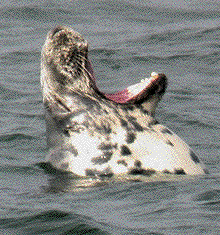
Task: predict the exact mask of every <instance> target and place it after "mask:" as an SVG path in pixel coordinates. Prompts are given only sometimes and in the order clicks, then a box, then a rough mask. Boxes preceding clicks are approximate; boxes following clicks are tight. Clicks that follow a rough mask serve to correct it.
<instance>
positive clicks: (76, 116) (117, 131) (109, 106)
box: [41, 26, 207, 177]
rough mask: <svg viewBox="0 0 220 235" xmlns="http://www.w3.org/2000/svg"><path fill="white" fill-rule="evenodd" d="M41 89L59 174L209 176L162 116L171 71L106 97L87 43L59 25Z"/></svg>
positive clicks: (51, 37)
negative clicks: (159, 110) (158, 110)
mask: <svg viewBox="0 0 220 235" xmlns="http://www.w3.org/2000/svg"><path fill="white" fill-rule="evenodd" d="M41 85H42V93H43V103H44V107H45V119H46V129H47V145H48V148H49V152H48V154H47V156H46V162H48V163H50V164H51V165H52V166H53V167H54V168H56V169H58V170H61V171H69V172H72V173H73V174H74V175H76V176H86V177H112V176H113V175H115V174H120V173H128V174H133V175H138V174H142V175H152V174H154V173H156V172H164V173H171V174H190V175H200V174H205V173H207V170H206V168H205V166H204V164H203V163H202V162H201V160H200V159H199V157H198V156H197V155H196V154H195V153H194V152H193V150H192V149H191V148H190V147H189V146H188V145H187V144H186V143H185V142H184V141H183V140H182V139H181V138H179V137H178V136H177V135H176V134H174V133H173V132H172V131H170V130H169V129H168V128H167V127H165V126H163V125H161V124H159V123H158V122H157V121H156V119H155V117H154V116H155V109H156V107H157V104H158V102H159V101H160V100H161V98H162V96H163V94H164V93H165V90H166V87H167V77H166V76H165V75H164V74H163V73H156V72H153V73H152V74H151V76H150V78H148V79H143V80H142V81H141V82H140V83H137V84H134V85H132V86H129V87H127V88H126V89H124V90H122V91H118V92H116V93H114V94H105V93H103V92H101V91H100V90H99V89H98V88H97V86H96V81H95V76H94V72H93V69H92V66H91V63H90V61H89V59H88V43H87V41H86V40H85V39H84V38H83V37H82V36H81V35H80V34H79V33H77V32H75V31H74V30H72V29H70V28H68V27H64V26H58V27H56V28H54V29H53V30H51V31H50V32H49V33H48V35H47V39H46V42H45V44H44V46H43V49H42V56H41Z"/></svg>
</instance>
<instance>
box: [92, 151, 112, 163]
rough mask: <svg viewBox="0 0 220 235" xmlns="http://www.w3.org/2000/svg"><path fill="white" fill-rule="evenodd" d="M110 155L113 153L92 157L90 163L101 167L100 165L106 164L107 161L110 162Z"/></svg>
mask: <svg viewBox="0 0 220 235" xmlns="http://www.w3.org/2000/svg"><path fill="white" fill-rule="evenodd" d="M112 154H113V152H109V151H108V152H107V151H106V152H104V153H103V155H101V156H98V157H93V158H92V159H91V161H92V163H93V164H94V165H102V164H104V163H106V162H108V161H109V160H111V157H112Z"/></svg>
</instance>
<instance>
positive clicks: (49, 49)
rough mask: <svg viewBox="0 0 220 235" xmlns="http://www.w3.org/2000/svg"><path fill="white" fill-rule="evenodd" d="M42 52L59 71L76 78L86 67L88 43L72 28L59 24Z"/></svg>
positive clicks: (50, 34) (52, 31)
mask: <svg viewBox="0 0 220 235" xmlns="http://www.w3.org/2000/svg"><path fill="white" fill-rule="evenodd" d="M42 54H45V55H46V58H47V63H48V64H53V65H54V68H57V70H58V72H59V73H62V74H64V75H65V74H66V75H69V76H72V79H75V78H77V77H78V75H80V74H81V73H82V71H83V70H84V68H85V64H86V61H87V57H88V43H87V41H86V40H85V39H84V38H83V37H82V36H81V35H80V34H79V33H77V32H75V31H73V30H72V29H70V28H68V27H64V26H57V27H56V28H54V29H53V30H51V31H50V32H49V34H48V36H47V40H46V42H45V45H44V47H43V50H42ZM68 80H69V79H68Z"/></svg>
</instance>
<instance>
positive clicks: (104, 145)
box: [98, 143, 114, 150]
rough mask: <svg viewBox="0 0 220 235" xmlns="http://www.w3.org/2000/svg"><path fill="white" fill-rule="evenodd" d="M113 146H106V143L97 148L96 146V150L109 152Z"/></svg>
mask: <svg viewBox="0 0 220 235" xmlns="http://www.w3.org/2000/svg"><path fill="white" fill-rule="evenodd" d="M113 147H114V146H113V145H112V144H107V143H101V144H100V145H99V146H98V149H100V150H110V149H113Z"/></svg>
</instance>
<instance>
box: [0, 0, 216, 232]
mask: <svg viewBox="0 0 220 235" xmlns="http://www.w3.org/2000/svg"><path fill="white" fill-rule="evenodd" d="M56 25H68V26H70V27H72V28H74V29H75V30H77V31H78V32H80V33H81V34H83V35H84V36H85V38H86V39H87V40H88V42H89V45H90V59H91V61H92V64H93V67H94V69H95V75H96V78H97V80H98V85H99V87H100V89H101V90H103V91H109V92H111V91H115V90H120V89H123V88H124V87H125V86H127V85H131V84H134V83H136V82H137V81H139V80H140V79H143V78H145V77H149V75H150V73H151V72H152V71H158V72H164V73H165V74H166V75H167V77H168V78H169V87H168V89H167V92H166V94H165V95H164V97H163V99H162V101H161V102H160V105H159V107H158V109H157V114H156V116H157V119H158V120H159V121H160V122H161V123H162V124H164V125H166V126H168V127H169V128H170V129H171V130H173V131H174V132H175V133H177V134H178V135H179V136H181V137H182V138H183V139H184V140H185V141H186V142H187V143H188V144H189V145H190V146H191V147H192V148H193V149H194V150H195V151H196V152H197V153H198V154H199V155H200V157H201V159H202V160H203V162H204V163H205V165H206V166H207V168H208V170H209V172H210V174H209V175H206V176H201V177H187V176H181V177H180V176H175V177H173V178H172V179H168V178H167V179H164V178H161V179H159V178H158V179H157V180H152V179H150V177H148V178H143V179H142V181H140V182H136V181H134V182H133V181H130V182H121V181H117V180H116V181H114V182H109V183H106V184H104V183H102V182H100V184H98V185H94V186H91V187H85V188H83V187H81V188H79V187H78V186H77V182H75V181H74V180H73V179H71V177H70V176H68V175H60V174H58V173H57V172H53V173H50V174H49V173H48V172H47V171H45V170H43V169H42V168H40V167H39V163H41V162H43V161H44V158H45V155H46V153H47V148H46V133H45V132H46V131H45V121H44V114H43V105H42V96H41V89H40V53H41V47H42V45H43V43H44V40H45V38H46V35H47V32H48V31H49V30H50V29H52V28H53V27H54V26H56ZM219 38H220V3H219V1H217V0H215V1H214V0H212V1H211V0H210V1H202V0H192V1H184V0H182V1H180V2H178V1H160V0H156V1H141V0H123V1H119V0H113V1H101V0H96V1H92V0H89V1H83V0H75V1H42V0H39V1H34V0H32V1H25V0H23V1H14V0H10V1H6V0H2V1H1V3H0V45H1V46H0V61H1V62H0V202H1V203H0V234H7V235H8V234H25V235H26V234H62V235H64V234H66V235H67V234H125V235H128V234H131V235H133V234H168V235H170V234H199V235H200V234H220V212H219V211H220V174H219V171H220V151H219V149H220V138H219V132H220V108H219V104H220V82H219V80H220V40H219Z"/></svg>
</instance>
